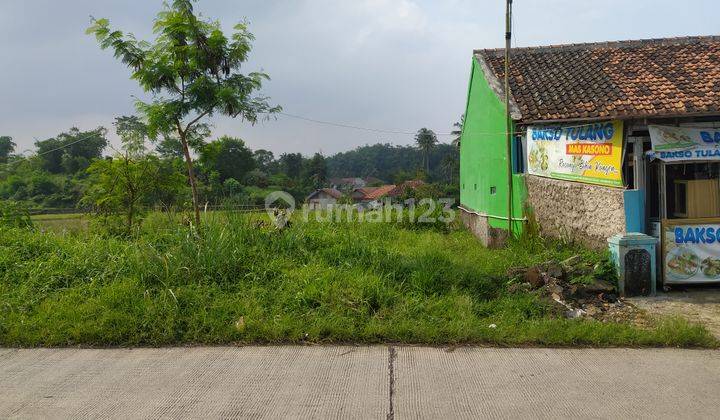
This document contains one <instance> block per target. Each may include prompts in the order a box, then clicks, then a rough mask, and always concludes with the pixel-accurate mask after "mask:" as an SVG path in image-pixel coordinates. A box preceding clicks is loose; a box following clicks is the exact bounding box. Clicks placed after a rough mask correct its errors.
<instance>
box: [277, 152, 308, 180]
mask: <svg viewBox="0 0 720 420" xmlns="http://www.w3.org/2000/svg"><path fill="white" fill-rule="evenodd" d="M302 164H303V157H302V155H301V154H300V153H283V154H282V155H280V168H281V170H282V171H283V172H284V173H285V175H287V176H288V178H290V179H297V178H298V177H299V176H300V172H302Z"/></svg>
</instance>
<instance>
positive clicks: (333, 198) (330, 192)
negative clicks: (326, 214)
mask: <svg viewBox="0 0 720 420" xmlns="http://www.w3.org/2000/svg"><path fill="white" fill-rule="evenodd" d="M342 197H343V193H342V192H340V191H338V190H336V189H334V188H321V189H319V190H315V191H313V192H312V193H311V194H310V195H309V196H308V197H307V198H306V199H305V202H306V203H307V206H308V208H309V209H310V210H324V209H328V208H331V207H332V206H334V205H336V204H337V202H338V200H340V199H341V198H342Z"/></svg>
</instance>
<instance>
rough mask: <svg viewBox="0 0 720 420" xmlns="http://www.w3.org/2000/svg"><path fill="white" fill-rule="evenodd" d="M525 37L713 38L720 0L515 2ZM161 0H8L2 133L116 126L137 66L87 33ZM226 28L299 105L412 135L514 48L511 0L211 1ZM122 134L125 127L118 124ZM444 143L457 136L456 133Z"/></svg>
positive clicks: (266, 144) (233, 126) (290, 107)
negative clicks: (478, 64) (478, 59)
mask: <svg viewBox="0 0 720 420" xmlns="http://www.w3.org/2000/svg"><path fill="white" fill-rule="evenodd" d="M514 4H515V7H514V25H515V28H514V36H515V39H514V42H513V45H514V46H532V45H547V44H564V43H576V42H593V41H605V40H622V39H639V38H656V37H670V36H685V35H711V34H713V31H716V30H717V29H718V25H717V16H718V15H719V14H720V4H719V3H718V2H717V1H716V0H683V1H678V0H634V1H627V0H623V1H620V0H604V1H597V0H515V2H514ZM161 6H162V1H161V0H123V1H121V0H65V1H57V0H0V40H1V41H0V43H2V47H1V48H0V50H1V51H2V54H0V69H2V71H1V73H0V74H1V75H2V76H1V77H0V98H1V100H0V135H10V136H12V137H14V139H15V142H16V143H18V151H23V150H26V149H30V150H32V149H33V143H34V141H35V139H45V138H48V137H51V136H53V135H55V134H57V133H59V132H61V131H64V130H67V129H68V128H70V127H73V126H77V127H79V128H80V129H83V130H86V129H92V128H94V127H97V126H99V125H103V126H105V127H108V128H111V127H112V126H111V123H112V121H113V118H114V117H116V116H119V115H127V114H131V113H132V112H133V98H132V96H133V95H135V96H139V97H144V96H143V93H142V92H141V91H139V89H138V88H137V86H136V85H135V82H133V81H131V80H129V78H128V75H129V71H128V69H127V68H125V67H123V66H122V64H120V63H119V62H117V61H116V60H115V59H114V58H113V57H112V54H111V53H110V52H109V51H101V50H100V49H99V48H98V46H97V44H96V42H95V40H94V38H92V37H90V36H87V35H85V28H86V27H87V26H88V24H89V20H90V18H89V17H90V16H91V15H92V16H95V17H98V18H99V17H107V18H109V19H110V21H111V24H112V25H113V26H114V27H116V28H118V29H122V30H124V31H128V32H133V33H134V34H135V35H136V36H137V37H138V38H144V39H151V32H150V28H151V25H152V19H153V17H154V15H155V13H156V12H157V11H158V10H159V9H160V8H161ZM197 9H198V10H199V11H201V12H202V13H203V14H204V15H205V16H208V17H212V18H217V19H219V20H220V21H221V22H222V24H223V26H224V27H225V28H231V27H232V25H234V24H235V23H237V22H238V21H240V20H242V19H243V18H247V20H249V22H250V24H251V31H252V32H253V33H254V34H255V36H256V38H257V40H256V42H255V44H254V50H253V53H252V56H251V60H250V62H249V63H248V64H247V66H246V69H247V70H248V71H249V70H256V69H263V70H264V71H266V72H267V73H268V74H269V75H270V76H271V77H272V80H271V81H270V82H268V83H267V84H266V86H265V88H264V93H265V94H267V95H269V96H270V97H271V98H272V101H273V102H274V103H275V104H279V105H282V107H283V108H284V111H285V112H286V113H288V114H293V115H298V116H303V117H306V118H311V119H315V120H322V121H329V122H335V123H340V124H348V125H353V126H362V127H368V128H377V129H385V130H393V131H402V132H414V131H416V130H417V129H418V128H421V127H429V128H431V129H433V130H435V131H436V132H438V133H447V132H449V131H450V130H451V129H452V123H453V122H454V121H456V120H458V118H459V116H460V115H461V114H462V113H463V111H464V106H465V100H466V95H467V83H468V75H469V70H470V62H471V55H472V50H473V49H474V48H495V47H501V46H502V45H503V33H504V28H503V24H504V20H503V19H504V17H503V14H504V1H503V0H442V1H440V0H435V1H430V0H245V1H241V0H201V1H200V2H199V3H198V4H197ZM213 124H214V130H213V131H214V135H221V134H230V135H235V136H240V137H242V138H243V139H244V140H245V141H246V143H247V144H248V145H249V146H250V147H252V148H253V149H257V148H266V149H270V150H272V151H273V152H275V153H276V154H279V153H282V152H302V153H304V154H311V153H314V152H318V151H320V152H322V153H325V154H332V153H336V152H338V151H343V150H348V149H352V148H354V147H356V146H359V145H363V144H371V143H376V142H379V141H382V142H390V143H395V144H407V143H410V142H412V135H410V134H380V133H375V132H370V131H362V130H354V129H349V128H339V127H333V126H327V125H323V124H318V123H312V122H308V121H304V120H299V119H293V118H290V117H286V116H279V117H278V118H277V120H271V121H268V122H264V123H261V124H258V125H256V126H254V127H250V126H248V125H247V124H246V123H243V122H242V121H240V120H232V119H220V118H218V119H215V120H213ZM113 134H114V133H113ZM440 138H441V140H443V141H448V137H447V136H441V137H440Z"/></svg>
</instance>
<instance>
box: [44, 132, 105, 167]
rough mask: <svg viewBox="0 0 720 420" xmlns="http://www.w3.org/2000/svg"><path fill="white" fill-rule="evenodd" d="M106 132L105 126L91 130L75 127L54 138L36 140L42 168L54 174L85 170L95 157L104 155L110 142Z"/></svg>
mask: <svg viewBox="0 0 720 420" xmlns="http://www.w3.org/2000/svg"><path fill="white" fill-rule="evenodd" d="M106 134H107V130H106V129H105V128H104V127H98V128H96V129H95V130H90V131H80V130H79V129H77V128H76V127H73V128H71V129H70V130H68V131H67V132H65V133H60V134H58V135H57V136H55V137H53V138H50V139H47V140H41V141H36V142H35V147H37V154H38V157H39V158H40V161H41V166H42V168H43V169H44V170H46V171H48V172H50V173H54V174H59V173H63V172H64V173H68V174H74V173H76V172H78V171H81V170H85V169H86V168H87V167H88V166H89V165H90V162H91V161H92V160H93V159H99V158H101V157H102V152H103V150H105V147H107V144H108V141H107V139H106V138H105V135H106Z"/></svg>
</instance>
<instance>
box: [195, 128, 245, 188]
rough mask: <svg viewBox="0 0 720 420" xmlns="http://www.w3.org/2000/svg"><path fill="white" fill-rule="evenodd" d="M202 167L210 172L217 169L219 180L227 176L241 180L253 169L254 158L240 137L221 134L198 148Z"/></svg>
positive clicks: (222, 180) (223, 179)
mask: <svg viewBox="0 0 720 420" xmlns="http://www.w3.org/2000/svg"><path fill="white" fill-rule="evenodd" d="M200 163H201V165H202V168H203V169H204V170H205V171H206V172H208V173H210V172H211V171H217V173H218V174H219V176H220V178H219V180H220V182H221V183H222V182H224V181H225V180H226V179H228V178H235V180H241V179H244V178H245V175H246V174H247V173H248V172H250V171H252V170H253V169H255V159H254V158H253V153H252V151H250V149H248V148H247V146H245V142H244V141H242V140H241V139H238V138H234V137H229V136H223V137H220V138H219V139H217V140H215V141H213V142H211V143H208V144H206V145H205V146H203V148H202V149H201V150H200Z"/></svg>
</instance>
